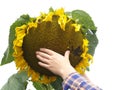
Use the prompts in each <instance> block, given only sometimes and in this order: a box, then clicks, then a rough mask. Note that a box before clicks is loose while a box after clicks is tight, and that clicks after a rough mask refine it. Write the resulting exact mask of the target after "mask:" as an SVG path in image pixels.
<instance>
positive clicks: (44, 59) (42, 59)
mask: <svg viewBox="0 0 120 90" xmlns="http://www.w3.org/2000/svg"><path fill="white" fill-rule="evenodd" d="M36 57H37V58H38V59H39V60H40V61H41V62H43V63H46V64H48V63H49V60H48V59H46V58H44V57H42V56H40V55H36Z"/></svg>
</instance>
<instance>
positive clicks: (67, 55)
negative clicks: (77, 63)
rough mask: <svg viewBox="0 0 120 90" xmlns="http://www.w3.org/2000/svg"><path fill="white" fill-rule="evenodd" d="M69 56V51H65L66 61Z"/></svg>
mask: <svg viewBox="0 0 120 90" xmlns="http://www.w3.org/2000/svg"><path fill="white" fill-rule="evenodd" d="M69 55H70V51H69V50H67V51H65V55H64V56H65V58H67V59H69Z"/></svg>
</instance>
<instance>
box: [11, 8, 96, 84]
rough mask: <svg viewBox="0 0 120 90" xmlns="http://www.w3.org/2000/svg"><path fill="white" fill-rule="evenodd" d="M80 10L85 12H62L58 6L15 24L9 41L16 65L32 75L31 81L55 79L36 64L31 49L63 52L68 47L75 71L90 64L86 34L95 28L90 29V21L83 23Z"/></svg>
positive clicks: (80, 71) (34, 50)
mask: <svg viewBox="0 0 120 90" xmlns="http://www.w3.org/2000/svg"><path fill="white" fill-rule="evenodd" d="M76 12H77V13H76ZM79 13H80V14H79ZM81 13H82V14H81ZM71 14H72V16H71ZM84 14H85V15H86V13H85V12H83V11H77V10H76V11H73V12H71V13H70V12H69V13H66V12H64V9H63V8H60V9H57V10H52V11H49V13H47V14H46V13H42V14H41V15H40V16H38V17H36V18H34V19H33V18H31V19H30V21H29V22H27V23H26V24H23V25H21V26H19V27H16V28H15V39H14V41H13V49H14V53H13V57H14V59H15V60H14V61H15V63H16V67H17V68H18V69H19V70H20V71H22V70H27V71H28V76H30V77H32V80H33V81H40V82H42V83H50V82H51V81H55V80H56V76H55V75H54V74H53V73H52V72H50V71H49V70H47V69H45V68H43V67H40V66H39V65H38V61H39V60H38V59H37V58H36V55H35V52H36V51H37V50H39V48H48V49H51V50H54V51H56V52H58V53H60V54H62V55H64V52H65V51H66V50H67V49H69V50H70V63H71V65H72V66H73V67H74V68H75V69H76V70H77V71H78V72H79V73H81V74H82V73H84V72H85V70H86V69H87V68H88V67H89V65H90V62H91V60H92V54H93V52H92V53H91V52H90V51H89V50H91V49H93V47H92V46H90V44H93V43H92V40H91V39H90V38H88V36H90V35H91V36H93V35H94V31H95V30H93V31H92V30H90V29H91V27H90V25H89V26H88V25H86V24H85V23H86V22H88V21H89V20H87V21H86V22H85V21H84V20H85V19H84V20H83V19H81V18H83V17H84V16H82V15H84ZM79 15H80V16H79ZM77 16H79V17H77ZM90 20H91V19H90ZM92 27H93V26H92ZM90 32H92V33H90ZM90 40H91V41H90ZM89 43H90V44H89ZM94 47H95V46H94ZM93 51H94V50H93Z"/></svg>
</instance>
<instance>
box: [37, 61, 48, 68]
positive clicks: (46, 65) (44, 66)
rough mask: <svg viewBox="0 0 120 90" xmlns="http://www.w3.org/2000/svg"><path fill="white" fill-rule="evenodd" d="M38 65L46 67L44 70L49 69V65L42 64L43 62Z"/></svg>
mask: <svg viewBox="0 0 120 90" xmlns="http://www.w3.org/2000/svg"><path fill="white" fill-rule="evenodd" d="M38 64H39V65H40V66H41V67H44V68H46V69H47V68H48V67H49V65H47V64H45V63H42V62H38Z"/></svg>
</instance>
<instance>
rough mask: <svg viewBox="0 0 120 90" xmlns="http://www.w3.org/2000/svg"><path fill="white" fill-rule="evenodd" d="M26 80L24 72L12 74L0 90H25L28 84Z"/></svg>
mask: <svg viewBox="0 0 120 90" xmlns="http://www.w3.org/2000/svg"><path fill="white" fill-rule="evenodd" d="M27 79H28V76H27V73H26V71H22V72H18V73H16V74H13V75H12V76H11V77H10V78H9V79H8V81H7V83H6V84H5V85H4V86H3V87H2V88H1V89H0V90H26V87H27V84H28V82H27Z"/></svg>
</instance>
